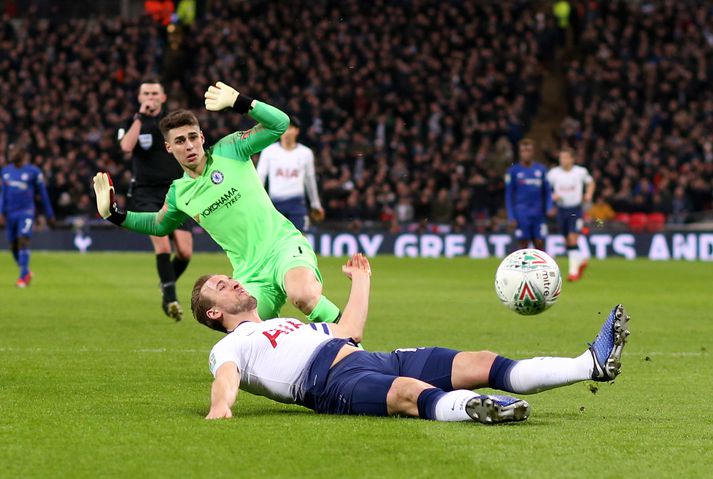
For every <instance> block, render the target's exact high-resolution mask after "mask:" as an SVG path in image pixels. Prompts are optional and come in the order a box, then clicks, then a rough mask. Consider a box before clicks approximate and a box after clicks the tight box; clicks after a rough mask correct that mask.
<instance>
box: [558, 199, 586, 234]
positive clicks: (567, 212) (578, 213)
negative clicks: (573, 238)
mask: <svg viewBox="0 0 713 479" xmlns="http://www.w3.org/2000/svg"><path fill="white" fill-rule="evenodd" d="M557 224H558V225H559V229H560V234H561V235H563V236H567V235H568V234H570V233H579V232H580V231H581V230H582V207H581V206H575V207H574V208H559V207H558V208H557Z"/></svg>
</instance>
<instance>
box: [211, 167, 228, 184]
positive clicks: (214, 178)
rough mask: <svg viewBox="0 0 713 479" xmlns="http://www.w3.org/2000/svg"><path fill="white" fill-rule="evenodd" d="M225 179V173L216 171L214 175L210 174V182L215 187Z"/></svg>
mask: <svg viewBox="0 0 713 479" xmlns="http://www.w3.org/2000/svg"><path fill="white" fill-rule="evenodd" d="M224 179H225V176H223V173H221V172H220V171H218V170H215V171H214V172H213V173H211V174H210V181H212V182H213V184H214V185H219V184H221V183H222V182H223V180H224Z"/></svg>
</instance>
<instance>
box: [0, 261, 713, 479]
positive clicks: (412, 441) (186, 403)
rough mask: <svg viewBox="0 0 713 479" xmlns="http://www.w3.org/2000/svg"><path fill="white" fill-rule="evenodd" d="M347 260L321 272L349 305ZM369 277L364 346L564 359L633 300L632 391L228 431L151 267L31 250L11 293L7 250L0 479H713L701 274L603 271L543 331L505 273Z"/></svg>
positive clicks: (712, 276)
mask: <svg viewBox="0 0 713 479" xmlns="http://www.w3.org/2000/svg"><path fill="white" fill-rule="evenodd" d="M342 261H343V260H341V259H338V258H323V259H321V260H320V265H321V270H322V273H323V274H324V278H325V285H326V286H325V292H326V294H328V295H329V296H330V297H331V298H332V299H333V300H334V301H335V302H336V303H338V304H344V301H345V300H346V297H347V293H348V285H349V283H348V281H347V280H346V279H345V278H344V277H343V276H342V275H341V272H340V268H339V266H340V264H341V263H342ZM561 263H562V264H561V265H562V266H564V265H565V264H564V262H561ZM372 264H373V269H374V277H373V289H372V302H371V307H370V319H369V323H368V326H367V334H366V336H365V345H366V346H367V348H368V349H372V350H391V349H393V348H397V347H409V346H425V345H440V346H448V347H453V348H459V349H469V350H478V349H490V350H494V351H497V352H499V353H501V354H504V355H507V356H510V357H514V358H522V357H530V356H536V355H540V356H541V355H565V356H572V355H576V354H579V353H581V352H582V351H583V350H584V349H585V348H586V344H585V343H586V342H587V341H591V340H592V339H593V338H594V336H595V334H596V332H597V331H598V330H599V327H600V325H601V322H602V321H603V320H604V318H605V317H606V314H607V313H608V311H609V310H610V308H611V307H612V306H613V305H614V304H616V303H617V302H623V303H624V304H625V305H626V306H627V307H628V309H629V312H630V314H631V316H632V321H631V323H630V329H631V337H630V342H629V344H628V346H627V349H626V350H625V354H624V359H623V372H622V375H621V376H620V377H619V378H618V379H617V380H616V382H614V383H596V384H597V386H598V389H597V388H594V387H593V386H594V384H595V383H591V382H589V383H580V384H576V385H572V386H569V387H565V388H561V389H558V390H553V391H548V392H545V393H542V394H539V395H533V396H528V397H527V399H528V400H529V401H530V404H531V406H532V415H531V416H530V419H529V420H528V421H526V422H524V423H520V424H511V425H503V426H491V427H488V426H483V425H480V424H472V423H436V422H429V421H422V420H415V419H405V418H367V417H337V416H320V415H316V414H314V413H312V412H311V411H308V410H306V409H303V408H300V407H297V406H287V405H282V404H278V403H273V402H271V401H269V400H267V399H264V398H260V397H255V396H251V395H249V394H246V393H241V394H240V395H239V397H238V403H237V405H236V407H234V413H235V418H234V419H233V420H230V421H219V422H213V421H205V420H204V419H203V417H204V415H205V414H206V413H207V410H208V404H209V388H210V383H211V379H212V378H211V376H210V373H209V371H208V366H207V362H208V359H207V354H208V351H209V350H210V348H211V347H212V345H213V344H214V342H216V341H217V340H218V339H219V338H220V334H219V333H215V332H213V331H210V330H208V329H206V328H205V327H203V326H201V325H199V324H197V323H196V322H195V321H194V320H193V319H192V318H191V317H187V318H186V319H185V320H184V321H183V322H182V323H178V324H174V323H173V322H172V321H170V320H169V319H168V318H166V317H164V316H163V313H162V312H161V310H160V304H159V303H160V300H159V290H158V286H157V278H156V273H155V268H154V260H153V256H152V255H149V254H101V253H95V254H88V255H79V254H70V253H63V254H59V253H52V254H50V253H37V252H35V253H33V257H32V267H33V270H34V271H35V274H36V275H35V280H34V282H33V284H32V285H31V287H29V288H27V289H25V290H17V289H16V288H14V286H13V284H14V281H15V278H16V268H15V265H14V264H13V263H12V259H11V256H10V254H9V253H8V252H2V255H0V477H8V478H20V477H22V478H31V477H42V478H45V477H57V478H59V477H67V478H82V477H87V478H90V477H91V478H94V477H210V478H218V477H231V478H234V477H265V478H267V477H269V478H275V477H290V478H295V477H310V478H311V477H325V478H332V477H347V478H349V477H355V478H362V477H374V478H377V477H378V478H383V477H389V478H390V477H404V478H405V477H408V478H413V477H429V478H430V477H437V476H438V477H476V476H477V477H486V478H540V477H541V478H558V477H561V478H569V477H597V478H599V477H627V478H634V477H640V478H651V477H657V478H658V477H713V454H712V453H711V444H713V399H711V393H712V390H713V387H712V386H711V381H712V380H713V359H712V358H711V355H712V354H713V313H712V311H713V308H712V306H713V300H712V299H711V293H710V287H711V285H712V284H713V265H711V264H710V263H700V262H698V263H687V262H649V261H625V260H615V259H612V260H606V261H594V262H593V263H592V264H591V266H590V268H589V270H588V271H587V274H586V276H585V278H584V280H583V281H581V282H579V283H575V284H565V285H564V289H563V292H562V296H561V298H560V299H559V302H558V304H557V305H555V306H554V307H553V308H552V309H550V310H549V311H546V312H545V313H543V314H541V315H539V316H535V317H520V316H517V315H516V314H515V313H512V312H509V311H507V310H506V309H505V308H503V307H502V306H501V305H500V304H499V303H498V301H497V299H496V296H495V292H494V291H493V286H492V282H493V274H494V271H495V268H496V266H497V260H495V259H492V260H479V261H478V260H468V259H451V260H445V259H442V260H433V259H431V260H425V259H424V260H415V259H398V258H393V257H379V258H375V259H373V260H372ZM228 271H229V267H228V263H227V260H226V259H225V257H224V256H223V255H219V254H199V255H196V258H195V259H194V261H193V262H192V263H191V265H190V267H189V269H188V271H187V273H186V275H185V277H184V278H183V279H182V280H181V281H180V283H179V286H180V296H181V298H182V299H183V304H184V306H185V307H186V309H188V308H187V307H188V297H189V291H190V287H191V285H192V281H193V279H194V278H196V277H197V276H198V275H199V274H203V273H207V272H228ZM292 312H293V310H292V309H291V308H287V309H286V314H290V313H292ZM297 317H300V318H301V316H299V315H298V316H297Z"/></svg>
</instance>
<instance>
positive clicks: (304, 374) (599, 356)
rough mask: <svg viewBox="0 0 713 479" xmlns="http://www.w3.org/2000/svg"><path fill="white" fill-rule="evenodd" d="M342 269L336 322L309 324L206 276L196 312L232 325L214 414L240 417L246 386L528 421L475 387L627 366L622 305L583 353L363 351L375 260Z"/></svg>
mask: <svg viewBox="0 0 713 479" xmlns="http://www.w3.org/2000/svg"><path fill="white" fill-rule="evenodd" d="M342 270H343V272H344V274H345V275H346V276H347V277H349V278H350V279H351V281H352V285H351V292H350V295H349V299H348V301H347V305H346V307H345V308H344V313H343V315H342V319H341V321H340V322H339V323H337V324H324V323H322V324H305V323H303V322H301V321H299V320H297V319H292V318H276V319H272V320H269V321H264V322H263V321H261V320H260V317H259V316H258V314H257V309H256V308H257V300H256V299H255V298H254V297H253V296H251V295H250V294H249V293H248V292H247V291H246V290H245V288H244V287H243V285H241V284H240V283H239V282H237V281H235V280H234V279H232V278H230V277H228V276H224V275H206V276H202V277H200V278H198V280H197V281H196V283H195V285H194V287H193V294H192V298H191V309H192V310H193V315H194V316H195V317H196V319H197V320H198V321H199V322H201V323H203V324H205V325H206V326H208V327H210V328H212V329H215V330H218V331H221V332H223V333H227V335H226V336H225V337H224V338H223V339H221V340H220V341H219V342H218V343H217V344H216V345H215V346H214V347H213V349H212V351H211V353H210V360H209V364H210V369H211V372H212V373H213V375H214V376H215V380H214V381H213V385H212V389H211V406H210V411H209V413H208V415H207V417H206V418H207V419H220V418H230V417H232V415H233V414H232V411H231V408H232V406H233V404H234V403H235V400H236V397H237V394H238V389H239V388H240V389H244V390H245V391H248V392H251V393H253V394H257V395H260V396H265V397H268V398H270V399H273V400H275V401H279V402H283V403H290V404H299V405H302V406H305V407H307V408H309V409H312V410H314V411H316V412H318V413H329V414H363V415H371V416H391V415H401V416H414V417H420V418H424V419H433V420H436V421H477V422H481V423H485V424H490V423H500V422H508V421H522V420H524V419H527V417H528V416H529V414H530V406H529V404H528V403H527V402H526V401H524V400H522V399H518V398H514V397H510V396H501V395H482V394H478V393H477V392H474V391H473V389H476V388H481V387H490V388H494V389H499V390H502V391H507V392H511V393H517V394H533V393H537V392H540V391H544V390H547V389H551V388H555V387H559V386H565V385H568V384H572V383H576V382H578V381H585V380H590V379H592V380H595V381H611V380H613V379H614V378H615V377H616V376H617V375H618V374H619V370H620V367H621V363H620V360H621V353H622V349H623V347H624V345H625V343H626V340H627V336H628V335H629V331H628V329H627V327H628V320H629V316H628V315H627V313H626V311H625V310H624V307H623V306H622V305H617V306H615V307H614V308H613V309H612V310H611V313H610V314H609V316H608V318H607V319H606V321H605V322H604V325H603V326H602V328H601V330H600V331H599V334H598V335H597V337H596V338H595V339H594V342H593V343H592V344H591V346H590V347H589V348H588V349H587V350H586V351H584V353H582V354H581V355H580V356H578V357H576V358H555V357H539V358H532V359H524V360H512V359H508V358H505V357H503V356H500V355H498V354H496V353H492V352H490V351H473V352H464V351H455V350H452V349H446V348H438V347H432V348H409V349H397V350H395V351H392V352H390V353H375V352H368V351H364V350H361V349H359V348H357V347H355V346H354V343H358V342H360V341H361V340H362V336H363V333H364V326H365V324H366V318H367V312H368V307H369V289H370V282H371V279H370V278H371V267H370V265H369V261H368V260H367V259H366V258H365V257H364V256H362V255H361V254H357V255H354V256H353V257H352V258H351V259H349V260H348V261H347V263H346V264H345V265H344V266H343V267H342ZM325 333H326V334H325Z"/></svg>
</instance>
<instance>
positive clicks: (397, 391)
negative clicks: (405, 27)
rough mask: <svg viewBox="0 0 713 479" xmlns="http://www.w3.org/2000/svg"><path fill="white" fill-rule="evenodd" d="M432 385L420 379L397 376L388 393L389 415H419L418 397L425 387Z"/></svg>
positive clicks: (387, 405)
mask: <svg viewBox="0 0 713 479" xmlns="http://www.w3.org/2000/svg"><path fill="white" fill-rule="evenodd" d="M432 387H433V386H431V385H430V384H427V383H425V382H423V381H419V380H418V379H414V378H407V377H398V378H396V379H395V380H394V382H393V383H392V384H391V388H390V389H389V393H388V394H387V395H386V407H387V411H388V413H389V415H394V414H403V415H407V416H418V397H419V396H420V395H421V393H422V392H423V391H424V390H425V389H429V388H432Z"/></svg>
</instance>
